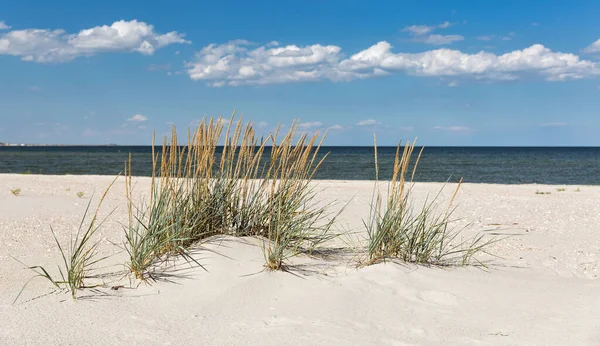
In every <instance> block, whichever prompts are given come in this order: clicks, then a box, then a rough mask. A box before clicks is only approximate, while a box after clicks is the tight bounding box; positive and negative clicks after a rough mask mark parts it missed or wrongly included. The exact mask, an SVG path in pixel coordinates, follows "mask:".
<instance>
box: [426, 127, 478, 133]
mask: <svg viewBox="0 0 600 346" xmlns="http://www.w3.org/2000/svg"><path fill="white" fill-rule="evenodd" d="M433 129H434V130H441V131H448V132H462V133H466V132H473V131H475V129H473V128H470V127H468V126H456V125H455V126H434V127H433Z"/></svg>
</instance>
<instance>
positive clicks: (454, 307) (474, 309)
mask: <svg viewBox="0 0 600 346" xmlns="http://www.w3.org/2000/svg"><path fill="white" fill-rule="evenodd" d="M110 180H111V177H97V176H29V175H0V261H1V263H2V266H1V269H0V344H2V345H37V344H43V345H76V344H77V345H111V344H115V345H124V344H128V345H137V344H139V345H159V344H160V345H316V344H323V345H326V344H327V345H329V344H337V345H441V344H452V345H471V344H484V345H567V344H568V345H600V187H591V186H579V187H578V186H565V187H566V189H567V190H566V191H564V192H558V191H557V188H558V186H544V185H514V186H508V185H487V184H464V185H463V187H462V189H461V192H460V193H459V195H458V202H459V208H458V211H457V214H456V215H457V216H458V217H461V218H464V221H461V222H462V223H459V224H465V223H466V222H467V221H470V222H472V225H470V226H469V227H468V229H467V231H466V234H473V233H475V232H477V231H480V230H486V229H495V228H500V229H501V232H505V233H511V234H518V235H519V236H517V237H513V238H510V239H507V240H505V241H503V242H501V243H498V244H495V245H494V246H493V247H492V248H491V249H490V250H491V251H492V252H493V253H494V254H496V255H498V256H501V258H500V259H497V260H495V261H494V262H493V263H492V264H491V270H490V271H484V270H481V269H477V268H473V267H471V268H454V269H442V268H426V267H421V266H414V265H399V264H394V263H387V264H379V265H374V266H370V267H366V268H361V269H356V268H355V267H354V266H353V264H352V262H350V263H348V260H349V258H347V257H346V258H345V259H344V260H341V259H340V260H337V261H335V260H332V261H324V260H312V259H306V258H304V259H303V258H299V259H298V260H297V261H298V263H302V265H301V266H299V267H298V270H297V271H296V272H295V275H292V274H290V273H282V272H275V273H273V272H264V271H262V269H263V255H262V252H261V249H260V248H259V247H258V246H257V244H258V242H257V240H256V239H253V238H248V239H233V238H226V239H220V242H216V241H215V242H213V243H211V244H208V245H206V246H205V249H204V250H199V251H198V252H197V254H196V258H197V259H198V260H199V261H200V262H201V263H202V264H203V265H205V266H206V269H207V270H208V271H204V270H202V269H199V268H197V267H194V268H190V267H189V266H186V265H185V264H180V265H179V266H178V267H177V268H180V269H182V270H181V271H179V272H168V273H170V274H173V275H178V276H179V277H171V278H170V280H171V281H172V282H158V283H155V284H152V285H146V284H142V285H140V286H139V287H137V288H136V289H130V288H128V287H125V288H121V289H119V290H110V289H106V288H100V289H98V290H84V291H82V292H80V293H79V295H80V297H81V299H79V300H77V301H73V300H72V299H71V298H70V296H69V295H68V294H64V293H52V292H53V289H52V286H51V285H50V283H49V282H48V281H46V280H44V279H40V278H37V279H35V280H33V281H32V282H31V283H30V284H29V286H27V288H26V290H25V291H24V293H23V295H22V296H21V298H20V299H19V301H18V302H17V303H16V304H15V305H12V301H13V299H14V298H15V296H16V295H17V294H18V292H19V290H20V289H21V287H22V286H23V284H24V283H25V282H26V281H27V280H28V279H29V278H30V277H31V274H32V273H31V272H30V271H27V270H23V269H22V267H23V266H22V265H21V264H19V263H18V262H16V261H15V260H13V259H12V258H11V256H13V257H15V258H18V259H19V260H20V261H23V262H25V263H27V264H31V265H43V266H45V267H46V268H48V269H49V270H50V271H51V273H53V274H56V273H57V270H56V268H57V267H56V265H57V264H59V262H60V254H59V252H58V250H57V249H56V247H55V246H54V243H53V239H52V236H51V233H50V229H49V226H50V225H52V226H53V227H54V229H55V230H56V232H57V234H58V237H59V238H60V239H61V240H63V241H64V240H66V239H68V236H69V232H70V231H71V230H73V229H74V228H75V227H76V226H77V225H78V222H79V221H80V218H81V216H82V213H83V210H84V209H85V206H86V204H87V200H88V198H89V197H90V196H91V195H92V193H93V192H94V191H95V192H96V197H98V196H99V195H100V194H101V193H102V191H103V189H104V188H105V187H106V186H107V185H108V183H109V182H110ZM136 180H137V181H138V183H139V187H140V189H139V190H140V191H142V190H144V189H147V186H148V185H149V184H148V179H145V178H140V179H136ZM318 184H319V185H320V186H321V187H323V188H326V192H324V193H323V194H322V197H323V199H325V200H331V199H337V200H340V201H342V202H347V201H350V203H349V205H348V207H347V209H346V210H345V212H344V214H343V215H342V217H341V219H340V221H341V224H342V226H344V227H347V228H349V229H352V230H356V231H360V230H361V218H365V217H366V216H367V215H368V203H369V200H370V196H371V192H372V186H373V185H372V182H364V181H360V182H354V181H344V182H337V181H336V182H332V181H321V182H318ZM441 186H442V185H441V184H437V183H422V184H417V185H416V187H415V196H416V199H417V200H422V199H423V198H424V197H425V196H426V194H427V193H435V192H436V191H437V190H438V189H439V188H440V187H441ZM15 188H21V193H20V195H19V196H14V195H13V194H12V193H11V192H10V190H11V189H15ZM577 188H579V189H580V191H576V189H577ZM79 191H82V192H84V193H85V197H84V198H79V197H77V192H79ZM536 191H548V192H551V194H549V195H536V194H535V192H536ZM451 193H452V188H451V187H450V188H448V189H447V190H446V192H445V193H444V196H449V195H450V194H451ZM352 197H354V198H352ZM115 207H117V210H116V212H115V214H113V216H112V217H111V218H110V220H109V222H107V223H106V224H105V226H104V227H103V228H102V231H101V238H103V242H102V248H101V252H102V253H103V254H115V256H113V257H111V258H110V259H109V260H108V262H107V263H111V264H118V263H124V261H125V256H124V253H123V252H122V251H121V250H120V249H119V248H118V247H116V246H114V245H111V243H110V242H109V241H112V242H114V243H117V244H121V243H122V240H123V237H122V227H121V226H120V222H124V221H125V220H126V208H125V197H124V184H123V181H122V180H121V181H119V182H118V183H117V184H116V185H115V186H114V187H113V190H112V191H111V192H110V194H109V196H108V199H107V201H106V203H105V205H104V206H103V209H102V213H101V214H102V215H106V214H107V213H108V212H109V211H110V210H112V209H113V208H115ZM363 233H364V231H363ZM206 249H212V250H214V251H215V252H216V253H215V252H210V251H207V250H206ZM114 270H123V267H122V266H121V265H117V266H114V265H113V266H109V267H108V268H104V269H102V272H110V271H114ZM107 280H109V281H110V279H107ZM114 280H117V279H114ZM117 282H118V283H119V284H123V283H124V284H125V285H126V286H129V280H127V279H123V280H121V281H114V282H112V281H110V282H108V284H111V285H112V284H116V283H117ZM133 284H134V285H135V284H136V283H135V282H133Z"/></svg>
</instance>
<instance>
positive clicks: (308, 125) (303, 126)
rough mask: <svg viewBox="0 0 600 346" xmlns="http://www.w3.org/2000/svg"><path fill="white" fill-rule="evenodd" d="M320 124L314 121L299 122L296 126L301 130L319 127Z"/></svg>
mask: <svg viewBox="0 0 600 346" xmlns="http://www.w3.org/2000/svg"><path fill="white" fill-rule="evenodd" d="M321 125H323V124H322V123H321V122H319V121H314V122H308V123H302V124H299V125H298V127H299V128H300V129H302V130H311V129H315V128H319V127H320V126H321Z"/></svg>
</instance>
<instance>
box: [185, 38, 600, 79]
mask: <svg viewBox="0 0 600 346" xmlns="http://www.w3.org/2000/svg"><path fill="white" fill-rule="evenodd" d="M412 30H420V29H412ZM424 30H425V29H422V30H421V31H424ZM599 45H600V44H599ZM592 46H593V45H592ZM187 67H188V73H189V76H190V78H191V79H193V80H202V81H205V82H206V83H207V84H208V85H210V86H215V87H220V86H226V85H228V86H240V85H264V84H278V83H296V82H316V81H322V80H329V81H333V82H339V81H351V80H356V79H364V78H371V77H377V76H385V75H389V74H398V73H400V74H408V75H414V76H424V77H456V78H470V79H484V80H495V81H501V80H516V79H519V78H522V77H523V76H525V75H529V76H534V77H540V78H543V79H545V80H548V81H565V80H572V79H582V78H591V77H598V76H600V66H599V65H598V63H596V62H594V61H590V60H582V59H581V58H580V57H579V56H577V55H575V54H571V53H562V52H554V51H552V50H550V49H549V48H547V47H545V46H543V45H541V44H534V45H532V46H530V47H528V48H525V49H522V50H515V51H512V52H508V53H505V54H501V55H497V54H494V53H490V52H486V51H480V52H478V53H473V54H469V53H463V52H461V51H459V50H455V49H446V48H441V49H435V50H429V51H425V52H422V53H394V52H393V51H392V45H391V44H390V43H388V42H386V41H381V42H379V43H377V44H375V45H373V46H371V47H369V48H367V49H365V50H363V51H360V52H358V53H356V54H354V55H351V56H350V57H347V58H344V55H343V54H342V48H341V47H338V46H333V45H328V46H324V45H320V44H315V45H308V46H296V45H289V46H283V47H280V46H278V45H277V43H270V44H267V45H263V46H255V45H253V44H252V43H250V42H248V41H243V40H238V41H232V42H228V43H226V44H222V45H217V44H211V45H208V46H206V47H204V48H203V49H202V50H201V51H200V52H198V53H197V54H196V57H195V59H194V60H193V61H191V62H189V63H188V64H187Z"/></svg>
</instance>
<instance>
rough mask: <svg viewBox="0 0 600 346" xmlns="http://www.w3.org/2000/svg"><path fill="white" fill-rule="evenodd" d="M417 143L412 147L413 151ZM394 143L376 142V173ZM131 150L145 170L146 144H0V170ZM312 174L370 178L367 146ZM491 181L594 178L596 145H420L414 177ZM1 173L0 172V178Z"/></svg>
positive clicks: (334, 151)
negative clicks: (377, 146) (0, 145)
mask: <svg viewBox="0 0 600 346" xmlns="http://www.w3.org/2000/svg"><path fill="white" fill-rule="evenodd" d="M418 149H419V148H417V149H416V150H415V151H418ZM395 151H396V148H395V147H379V148H378V152H379V164H380V179H385V178H389V177H390V176H391V167H392V164H393V160H394V155H395ZM129 153H131V154H132V159H133V160H132V161H133V162H132V166H133V174H134V175H143V176H144V175H145V176H147V175H150V174H151V172H152V164H151V162H152V155H151V147H150V146H66V147H65V146H56V147H54V146H46V147H0V173H31V174H59V175H60V174H93V175H97V174H100V175H116V174H118V173H119V172H121V171H122V170H123V167H124V163H125V161H126V160H127V158H128V155H129ZM320 153H321V154H325V153H329V155H328V157H327V158H326V159H325V161H324V163H323V165H322V166H321V168H320V170H319V171H318V173H317V175H316V179H332V180H372V179H375V166H374V156H373V148H372V147H323V148H321V151H320ZM460 178H463V180H464V181H465V182H473V183H496V184H529V183H538V184H582V185H597V184H600V148H599V147H426V148H425V149H424V151H423V156H422V158H421V161H420V164H419V169H418V171H417V175H416V178H415V180H416V181H436V182H443V181H448V180H449V181H458V179H460ZM0 179H1V178H0Z"/></svg>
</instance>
